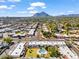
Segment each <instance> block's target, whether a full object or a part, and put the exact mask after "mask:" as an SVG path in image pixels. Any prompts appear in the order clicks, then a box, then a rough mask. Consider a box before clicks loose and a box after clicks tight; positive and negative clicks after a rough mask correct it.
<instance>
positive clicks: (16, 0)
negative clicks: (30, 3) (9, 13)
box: [8, 0, 21, 2]
mask: <svg viewBox="0 0 79 59" xmlns="http://www.w3.org/2000/svg"><path fill="white" fill-rule="evenodd" d="M8 1H10V2H20V1H21V0H8Z"/></svg>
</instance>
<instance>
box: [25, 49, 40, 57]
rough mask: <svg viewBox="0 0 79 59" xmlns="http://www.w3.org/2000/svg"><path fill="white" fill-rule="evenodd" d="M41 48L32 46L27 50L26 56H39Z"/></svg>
mask: <svg viewBox="0 0 79 59" xmlns="http://www.w3.org/2000/svg"><path fill="white" fill-rule="evenodd" d="M38 49H39V48H31V49H28V50H27V52H26V57H33V58H37V50H38Z"/></svg>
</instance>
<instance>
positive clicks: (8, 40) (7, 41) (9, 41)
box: [4, 37, 13, 44]
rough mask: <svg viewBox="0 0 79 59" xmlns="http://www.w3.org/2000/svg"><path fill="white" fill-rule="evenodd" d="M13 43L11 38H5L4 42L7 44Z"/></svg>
mask: <svg viewBox="0 0 79 59" xmlns="http://www.w3.org/2000/svg"><path fill="white" fill-rule="evenodd" d="M12 41H13V39H12V38H10V37H7V38H4V42H6V43H8V44H10V43H11V42H12Z"/></svg>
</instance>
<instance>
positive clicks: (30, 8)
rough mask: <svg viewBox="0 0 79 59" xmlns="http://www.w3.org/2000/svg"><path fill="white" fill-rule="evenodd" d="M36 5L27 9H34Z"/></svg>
mask: <svg viewBox="0 0 79 59" xmlns="http://www.w3.org/2000/svg"><path fill="white" fill-rule="evenodd" d="M34 8H35V7H29V8H27V10H33V9H34Z"/></svg>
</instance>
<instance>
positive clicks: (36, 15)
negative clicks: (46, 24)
mask: <svg viewBox="0 0 79 59" xmlns="http://www.w3.org/2000/svg"><path fill="white" fill-rule="evenodd" d="M43 16H49V15H48V14H47V13H45V12H40V13H36V14H34V15H33V17H43Z"/></svg>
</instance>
